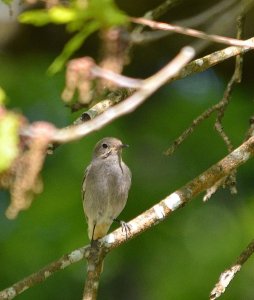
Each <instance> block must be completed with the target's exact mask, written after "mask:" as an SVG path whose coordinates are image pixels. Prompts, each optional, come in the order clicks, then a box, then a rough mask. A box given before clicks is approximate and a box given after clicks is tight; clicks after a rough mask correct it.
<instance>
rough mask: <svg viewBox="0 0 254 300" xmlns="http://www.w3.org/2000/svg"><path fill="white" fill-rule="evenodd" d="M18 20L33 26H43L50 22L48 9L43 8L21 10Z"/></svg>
mask: <svg viewBox="0 0 254 300" xmlns="http://www.w3.org/2000/svg"><path fill="white" fill-rule="evenodd" d="M19 21H20V22H21V23H25V24H32V25H35V26H44V25H46V24H48V23H50V22H51V20H50V16H49V13H48V11H47V10H44V9H38V10H31V11H26V12H23V13H22V14H21V15H20V16H19Z"/></svg>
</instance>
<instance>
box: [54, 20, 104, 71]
mask: <svg viewBox="0 0 254 300" xmlns="http://www.w3.org/2000/svg"><path fill="white" fill-rule="evenodd" d="M98 29H99V24H98V23H97V22H91V23H88V24H87V25H86V26H85V28H84V29H83V30H82V31H80V32H79V33H77V34H76V35H74V37H73V38H72V39H71V40H70V41H69V42H68V43H67V44H66V45H65V46H64V49H63V51H62V53H61V54H60V55H59V56H57V58H56V59H55V60H54V61H53V63H52V64H51V65H50V66H49V69H48V73H49V75H53V74H55V73H57V72H59V71H61V69H62V68H63V66H64V64H65V63H66V61H67V59H68V58H70V56H71V55H72V54H73V53H74V52H75V51H77V50H78V49H79V48H80V47H81V46H82V44H83V43H84V41H85V39H86V38H87V37H88V36H89V35H90V34H92V33H93V32H95V31H96V30H98Z"/></svg>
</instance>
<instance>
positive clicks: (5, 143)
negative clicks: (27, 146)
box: [0, 113, 19, 173]
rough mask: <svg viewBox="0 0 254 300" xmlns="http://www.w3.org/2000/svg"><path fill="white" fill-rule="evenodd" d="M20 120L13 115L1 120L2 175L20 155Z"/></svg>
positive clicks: (0, 168)
mask: <svg viewBox="0 0 254 300" xmlns="http://www.w3.org/2000/svg"><path fill="white" fill-rule="evenodd" d="M18 129H19V120H18V117H17V116H16V115H15V114H13V113H6V114H5V115H4V116H3V117H2V118H0V173H1V172H3V171H5V170H7V169H8V168H9V167H10V165H11V163H12V162H13V160H14V159H15V158H16V157H17V155H18V141H19V138H18Z"/></svg>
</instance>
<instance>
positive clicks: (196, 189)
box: [0, 136, 254, 300]
mask: <svg viewBox="0 0 254 300" xmlns="http://www.w3.org/2000/svg"><path fill="white" fill-rule="evenodd" d="M253 155H254V136H252V137H251V138H250V139H248V140H247V141H246V142H244V143H243V144H242V145H240V146H239V147H238V148H237V149H235V150H234V151H233V152H231V153H230V154H228V155H227V156H226V157H225V158H223V159H222V160H221V161H219V162H218V163H216V164H215V165H213V166H212V167H210V168H209V169H207V170H206V171H205V172H203V173H202V174H200V175H199V176H198V177H196V178H195V179H193V180H192V181H190V182H189V183H187V184H186V185H185V186H183V187H182V188H180V189H178V190H177V191H175V192H174V193H172V194H170V195H169V196H167V197H166V198H165V199H163V200H161V201H160V202H158V203H157V204H155V205H154V206H153V207H151V208H150V209H148V210H147V211H145V212H143V213H142V214H141V215H139V216H137V217H136V218H134V219H133V220H131V221H130V222H129V223H128V225H129V226H130V228H131V231H130V233H129V234H128V238H127V239H126V235H125V234H123V232H122V230H121V228H118V229H116V230H115V231H113V232H112V233H110V234H108V235H107V236H105V237H104V238H102V239H101V240H100V241H99V242H100V244H101V245H100V246H101V247H102V249H104V250H105V252H106V253H108V252H109V251H111V250H112V249H114V248H117V247H119V246H120V245H121V244H124V243H126V242H127V241H128V240H130V239H133V238H135V237H137V236H138V235H139V234H141V233H142V232H144V231H146V230H148V229H149V228H150V227H152V226H155V225H156V224H158V223H160V222H162V221H163V220H165V218H166V217H168V216H169V215H171V213H172V212H173V211H175V210H177V209H178V208H181V207H183V206H184V205H185V204H186V203H188V202H189V201H191V200H192V199H193V198H194V197H196V196H197V195H198V194H200V193H202V192H204V191H205V190H207V189H208V188H209V187H212V186H213V185H214V184H215V183H216V182H219V181H220V180H221V179H222V178H224V177H226V176H228V175H229V174H230V173H232V171H233V170H235V169H236V168H238V167H239V166H240V165H242V164H244V163H246V161H248V160H249V159H250V158H251V157H252V156H253ZM89 252H90V247H89V246H86V247H82V248H79V249H77V250H74V251H72V252H71V253H69V254H66V255H64V256H62V257H61V258H60V259H58V260H56V261H55V262H52V263H51V264H49V265H48V266H46V267H44V268H43V269H41V270H40V271H38V272H36V273H34V274H32V275H30V276H28V277H26V278H25V279H23V280H21V281H19V282H17V283H15V284H14V285H12V286H11V287H9V288H7V289H5V290H3V291H1V292H0V300H9V299H13V298H14V297H15V296H17V295H19V294H21V293H22V292H23V291H25V290H26V289H28V288H29V287H32V286H33V285H35V284H37V283H40V282H42V281H44V280H46V279H47V278H48V277H50V276H51V275H53V274H54V273H55V272H57V271H59V270H62V269H64V268H66V267H67V266H69V265H70V264H72V263H75V262H78V261H80V260H82V259H83V258H84V257H86V258H87V257H88V256H89Z"/></svg>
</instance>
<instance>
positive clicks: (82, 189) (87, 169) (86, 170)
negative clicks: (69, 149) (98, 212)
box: [81, 166, 90, 201]
mask: <svg viewBox="0 0 254 300" xmlns="http://www.w3.org/2000/svg"><path fill="white" fill-rule="evenodd" d="M89 169H90V166H88V167H87V168H86V169H85V173H84V176H83V181H82V188H81V195H82V200H83V201H84V197H85V191H86V176H87V173H88V172H89Z"/></svg>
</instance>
